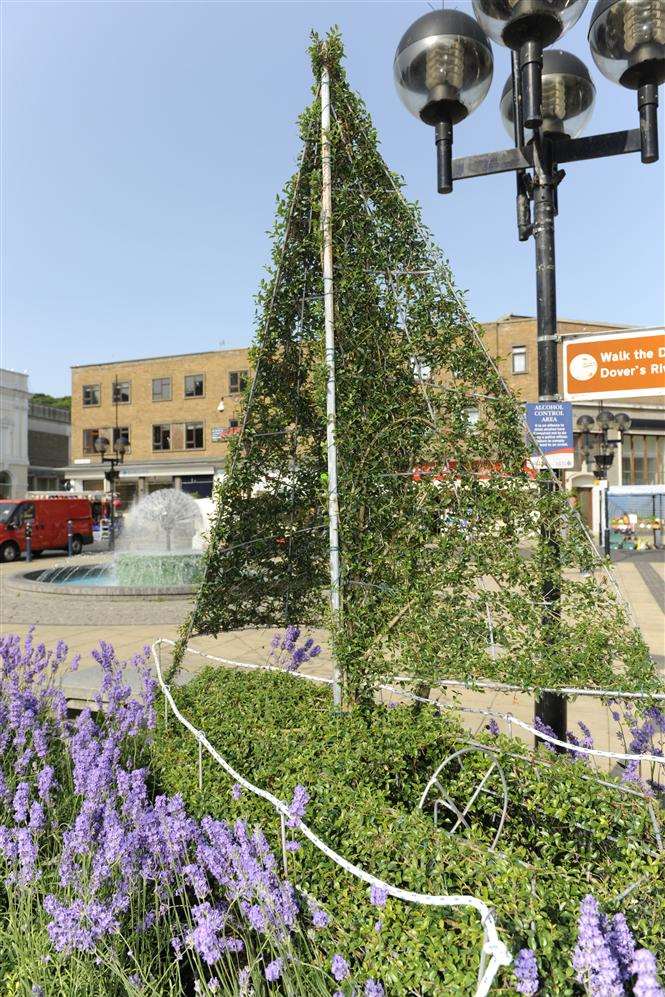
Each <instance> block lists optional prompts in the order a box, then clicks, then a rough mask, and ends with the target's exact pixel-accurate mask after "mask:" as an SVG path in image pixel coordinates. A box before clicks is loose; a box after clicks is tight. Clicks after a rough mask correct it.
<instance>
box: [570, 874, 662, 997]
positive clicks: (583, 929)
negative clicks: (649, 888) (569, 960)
mask: <svg viewBox="0 0 665 997" xmlns="http://www.w3.org/2000/svg"><path fill="white" fill-rule="evenodd" d="M573 968H574V969H575V974H576V979H577V982H578V983H580V984H581V985H582V986H583V987H584V991H585V993H586V994H588V995H589V997H625V995H626V994H633V995H635V997H665V991H664V990H663V989H662V987H661V986H660V984H659V982H658V971H657V967H656V959H655V956H654V955H653V954H652V953H651V952H649V951H648V950H647V949H640V950H638V951H636V947H635V940H634V938H633V936H632V933H631V931H630V929H629V927H628V924H627V922H626V918H625V917H624V915H623V914H621V913H619V914H615V915H614V916H613V917H607V916H606V915H605V914H603V912H602V911H601V909H600V907H599V905H598V902H597V901H596V899H595V898H594V897H593V896H592V895H591V894H588V895H587V896H586V897H585V898H584V900H583V901H582V903H581V905H580V915H579V922H578V937H577V945H576V947H575V951H574V953H573Z"/></svg>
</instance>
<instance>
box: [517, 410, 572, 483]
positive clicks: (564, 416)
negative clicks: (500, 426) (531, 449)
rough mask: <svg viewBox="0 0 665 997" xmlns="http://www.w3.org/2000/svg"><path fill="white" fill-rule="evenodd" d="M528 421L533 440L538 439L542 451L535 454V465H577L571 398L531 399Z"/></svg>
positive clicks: (539, 466) (569, 466)
mask: <svg viewBox="0 0 665 997" xmlns="http://www.w3.org/2000/svg"><path fill="white" fill-rule="evenodd" d="M526 424H527V426H528V427H529V430H530V434H531V435H530V442H531V443H533V440H534V439H535V441H536V443H537V444H538V446H539V447H540V451H542V453H541V452H538V451H536V453H534V454H532V457H531V463H532V464H533V466H534V467H535V468H538V469H540V468H542V467H545V466H547V465H549V467H554V468H571V467H574V466H575V445H574V440H573V406H572V403H571V402H528V403H527V406H526Z"/></svg>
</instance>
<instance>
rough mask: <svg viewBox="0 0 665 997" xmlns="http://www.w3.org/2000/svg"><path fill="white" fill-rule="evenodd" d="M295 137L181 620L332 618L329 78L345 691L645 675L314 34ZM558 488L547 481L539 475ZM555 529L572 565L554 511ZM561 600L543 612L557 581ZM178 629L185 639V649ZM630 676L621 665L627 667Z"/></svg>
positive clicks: (337, 641)
mask: <svg viewBox="0 0 665 997" xmlns="http://www.w3.org/2000/svg"><path fill="white" fill-rule="evenodd" d="M311 55H312V65H313V75H314V80H315V81H316V82H315V85H314V99H313V101H312V104H311V105H310V106H309V107H308V108H307V110H306V111H305V112H304V113H303V114H302V116H301V118H300V134H301V138H302V152H301V157H300V164H299V168H298V170H297V172H296V174H295V175H294V176H293V177H292V178H291V179H290V181H289V182H288V183H287V185H286V187H285V189H284V191H283V194H282V196H281V198H279V200H278V204H277V217H276V222H275V226H274V229H273V233H272V239H273V252H272V266H271V268H270V271H269V273H268V276H267V278H266V279H265V280H264V281H263V283H262V284H261V288H260V291H259V295H258V311H257V329H258V331H257V335H256V339H255V344H254V346H253V348H252V352H251V359H252V366H253V369H254V377H253V380H252V382H251V384H250V385H249V386H248V388H247V390H246V392H245V396H244V413H243V422H242V430H241V432H240V434H239V435H238V436H237V437H236V438H235V439H234V441H233V443H232V445H231V448H230V455H229V464H228V474H227V476H226V478H225V480H224V482H223V483H222V485H221V486H220V487H219V489H218V492H217V515H216V520H215V523H214V526H213V529H212V532H211V542H210V546H209V548H208V552H207V557H206V567H205V577H204V581H203V583H202V586H201V589H200V592H199V595H198V599H197V603H196V607H195V609H194V612H193V615H192V617H191V619H190V620H189V621H188V623H187V625H186V627H185V628H184V631H183V642H184V640H186V638H187V636H188V635H189V634H190V633H217V632H219V631H220V630H228V629H233V628H236V627H241V626H251V625H284V624H286V623H290V622H298V623H320V622H322V621H324V620H325V619H326V590H327V586H328V580H329V576H328V564H327V488H326V486H327V478H326V466H327V465H326V439H325V429H326V408H325V383H326V368H325V358H324V351H323V282H322V276H321V252H322V244H321V144H320V139H321V134H320V129H321V125H320V120H321V108H320V98H319V87H318V81H319V79H320V75H321V68H322V66H323V64H324V63H325V65H326V66H327V68H328V70H329V73H330V86H331V105H332V123H331V129H330V134H329V139H330V143H331V150H332V203H333V217H332V230H333V257H334V283H335V290H334V293H335V336H336V368H337V386H336V398H337V443H338V474H339V502H340V527H341V538H340V547H341V558H342V613H341V618H340V620H339V623H338V625H336V626H335V627H334V635H333V636H334V649H335V654H336V656H337V659H338V661H339V663H340V665H341V667H342V669H343V673H344V677H345V682H346V689H347V692H348V694H349V695H350V696H352V697H354V698H363V697H368V696H370V695H371V691H372V689H373V688H374V686H375V685H376V683H377V682H378V681H379V680H380V679H383V678H386V677H389V676H392V675H395V674H401V675H407V676H409V677H411V678H413V679H415V680H417V681H418V682H421V683H424V684H425V685H430V684H432V683H434V682H435V681H436V680H437V679H441V678H443V677H447V678H450V677H455V678H461V679H464V680H471V679H474V678H476V679H479V678H491V679H498V680H503V681H510V682H516V683H519V684H523V685H525V686H531V687H536V688H540V687H543V686H552V685H555V686H558V685H564V684H575V685H577V686H582V685H584V686H596V687H605V688H608V687H609V688H612V687H616V686H617V685H619V686H621V687H623V688H650V687H653V686H654V684H655V682H656V680H655V678H654V674H653V670H652V666H651V663H650V659H649V655H648V651H647V649H646V647H645V645H644V643H643V641H642V640H641V637H640V636H639V634H638V633H637V631H635V630H634V629H633V628H632V626H631V625H630V623H629V621H628V619H627V616H626V613H625V610H624V609H623V607H622V605H621V603H620V601H618V600H617V599H616V597H615V594H614V591H613V589H612V587H611V584H609V582H608V580H607V578H606V577H605V575H604V573H603V567H602V565H601V563H600V562H599V560H598V558H597V557H596V555H595V552H594V551H593V548H592V545H591V543H590V541H589V538H588V537H587V536H586V535H585V531H584V528H583V526H582V524H581V521H580V520H579V518H578V516H577V514H576V513H574V511H573V510H572V509H571V507H570V505H569V503H568V501H567V497H566V495H565V494H564V493H563V492H562V491H561V490H559V489H558V488H555V487H543V486H542V485H539V484H537V483H535V482H534V481H533V480H532V477H530V476H529V474H528V473H526V471H525V465H526V461H527V459H528V456H529V451H530V448H529V447H527V445H526V442H525V435H524V427H523V419H522V409H521V406H520V404H519V402H518V401H517V399H516V398H515V397H514V396H513V395H512V394H511V393H510V391H509V390H508V389H507V387H506V385H505V383H504V382H503V380H502V378H501V376H500V374H499V372H498V370H497V368H496V366H495V364H494V363H493V362H492V360H491V359H490V357H489V356H488V354H487V353H486V351H485V348H484V345H483V341H482V335H481V332H480V330H479V328H478V326H477V325H476V324H475V323H474V322H473V321H472V320H471V319H470V317H469V315H468V312H467V309H466V305H465V303H464V300H463V297H462V295H461V294H460V293H459V292H458V291H457V290H456V288H455V285H454V282H453V278H452V274H451V271H450V268H449V266H448V264H447V262H446V261H445V259H444V258H443V256H442V254H441V253H440V251H439V250H438V249H437V248H436V247H435V246H434V244H433V242H432V239H431V237H430V235H429V233H428V232H427V231H426V230H425V228H424V226H423V224H422V221H421V217H420V213H419V210H418V208H417V207H416V206H415V205H413V204H409V203H408V202H407V201H406V200H405V198H404V197H403V194H402V181H401V179H400V178H399V177H398V176H397V175H396V174H394V173H392V172H391V171H390V170H389V169H388V167H387V166H386V164H385V162H384V161H383V159H382V157H381V155H380V152H379V148H378V138H377V134H376V131H375V129H374V127H373V125H372V122H371V119H370V116H369V114H368V112H367V109H366V108H365V105H364V103H363V101H362V100H361V98H360V97H359V96H358V94H356V93H354V92H353V91H352V90H351V89H350V87H349V85H348V83H347V79H346V74H345V71H344V68H343V66H342V57H343V50H342V44H341V40H340V38H339V35H338V34H337V33H336V32H332V33H331V34H330V35H329V36H328V37H327V39H326V40H325V41H322V40H320V39H318V38H316V37H314V40H313V45H312V48H311ZM545 479H546V480H545V484H547V482H548V481H549V482H550V484H552V482H551V479H550V478H548V477H547V475H545ZM543 523H550V524H553V525H554V526H555V528H556V533H557V535H558V536H559V538H560V539H559V543H558V547H559V551H560V557H561V563H562V566H563V567H562V572H561V573H560V572H559V569H558V556H559V555H558V554H557V552H556V551H555V550H554V549H553V545H552V544H551V543H546V542H542V541H541V539H540V527H541V524H543ZM548 577H551V578H553V579H554V581H555V582H556V583H557V584H560V587H561V593H562V600H561V607H562V612H561V617H560V619H553V620H550V621H549V622H547V621H546V622H543V608H544V607H543V598H542V591H543V582H544V579H546V578H548ZM183 642H181V648H180V649H181V650H182V647H183V646H184V644H183ZM617 671H618V672H619V673H620V674H619V675H617V674H616V673H617Z"/></svg>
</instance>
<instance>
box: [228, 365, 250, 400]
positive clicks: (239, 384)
mask: <svg viewBox="0 0 665 997" xmlns="http://www.w3.org/2000/svg"><path fill="white" fill-rule="evenodd" d="M248 379H249V371H248V370H232V371H230V372H229V394H230V395H238V394H240V392H241V391H244V390H245V388H246V386H247V381H248Z"/></svg>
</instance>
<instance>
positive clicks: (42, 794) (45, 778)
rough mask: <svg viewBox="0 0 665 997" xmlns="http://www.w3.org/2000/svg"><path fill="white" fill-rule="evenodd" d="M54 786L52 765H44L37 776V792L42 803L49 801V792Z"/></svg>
mask: <svg viewBox="0 0 665 997" xmlns="http://www.w3.org/2000/svg"><path fill="white" fill-rule="evenodd" d="M55 788H56V781H55V771H54V769H53V766H52V765H45V766H44V767H43V769H42V770H41V772H40V773H39V775H38V776H37V793H38V795H39V799H40V800H42V802H43V803H47V804H48V803H50V802H51V792H52V791H53V790H54V789H55Z"/></svg>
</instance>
